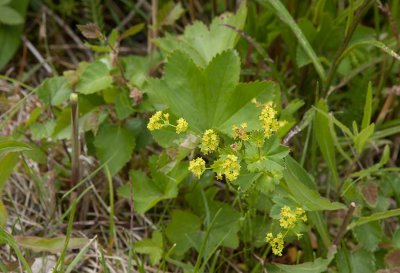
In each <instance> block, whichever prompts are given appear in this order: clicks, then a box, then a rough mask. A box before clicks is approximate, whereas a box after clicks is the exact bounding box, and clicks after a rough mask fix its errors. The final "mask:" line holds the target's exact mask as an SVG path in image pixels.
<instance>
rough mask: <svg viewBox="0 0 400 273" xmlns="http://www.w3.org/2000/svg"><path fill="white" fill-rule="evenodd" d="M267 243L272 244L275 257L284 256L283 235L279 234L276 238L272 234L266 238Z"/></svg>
mask: <svg viewBox="0 0 400 273" xmlns="http://www.w3.org/2000/svg"><path fill="white" fill-rule="evenodd" d="M265 241H266V242H267V243H269V244H270V246H271V248H272V252H273V253H274V254H275V255H278V256H282V251H283V244H284V241H283V234H282V233H278V234H277V235H276V237H275V238H274V236H273V235H272V233H268V234H267V236H266V237H265Z"/></svg>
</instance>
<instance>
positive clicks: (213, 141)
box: [200, 129, 219, 155]
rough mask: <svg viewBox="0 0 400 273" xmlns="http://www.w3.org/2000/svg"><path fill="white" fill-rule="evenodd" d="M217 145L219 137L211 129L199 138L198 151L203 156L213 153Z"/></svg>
mask: <svg viewBox="0 0 400 273" xmlns="http://www.w3.org/2000/svg"><path fill="white" fill-rule="evenodd" d="M218 145H219V137H218V135H217V134H216V133H215V132H214V130H212V129H208V130H206V131H205V132H204V134H203V136H202V138H201V144H200V150H201V152H202V153H203V154H205V155H206V154H209V153H210V152H213V151H215V150H216V149H217V148H218Z"/></svg>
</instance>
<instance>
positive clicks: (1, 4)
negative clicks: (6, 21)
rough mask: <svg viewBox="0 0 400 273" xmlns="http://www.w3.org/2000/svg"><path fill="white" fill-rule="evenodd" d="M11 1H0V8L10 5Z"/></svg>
mask: <svg viewBox="0 0 400 273" xmlns="http://www.w3.org/2000/svg"><path fill="white" fill-rule="evenodd" d="M10 1H11V0H0V6H5V5H7V4H8V3H10Z"/></svg>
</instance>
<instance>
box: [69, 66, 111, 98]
mask: <svg viewBox="0 0 400 273" xmlns="http://www.w3.org/2000/svg"><path fill="white" fill-rule="evenodd" d="M111 84H112V77H111V75H110V72H109V70H108V68H107V65H106V64H104V63H102V62H100V61H97V62H94V63H92V64H89V65H88V66H87V67H86V68H85V70H84V71H83V73H82V75H81V77H80V80H79V82H78V84H77V85H76V88H77V90H78V91H79V92H80V93H82V94H92V93H96V92H99V91H101V90H104V89H106V88H108V87H110V86H111Z"/></svg>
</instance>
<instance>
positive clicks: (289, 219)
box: [279, 206, 307, 229]
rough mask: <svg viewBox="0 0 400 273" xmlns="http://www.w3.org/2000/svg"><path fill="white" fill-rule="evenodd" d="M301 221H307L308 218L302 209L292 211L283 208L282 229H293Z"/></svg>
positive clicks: (285, 207)
mask: <svg viewBox="0 0 400 273" xmlns="http://www.w3.org/2000/svg"><path fill="white" fill-rule="evenodd" d="M299 221H303V222H306V221H307V216H306V215H305V211H304V210H303V209H302V208H296V209H295V210H292V209H291V208H289V207H288V206H284V207H282V209H281V213H280V219H279V224H280V226H281V227H282V228H285V229H293V228H294V227H295V226H296V224H297V223H298V222H299Z"/></svg>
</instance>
